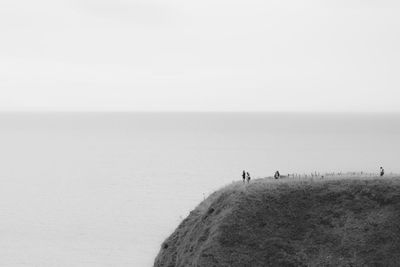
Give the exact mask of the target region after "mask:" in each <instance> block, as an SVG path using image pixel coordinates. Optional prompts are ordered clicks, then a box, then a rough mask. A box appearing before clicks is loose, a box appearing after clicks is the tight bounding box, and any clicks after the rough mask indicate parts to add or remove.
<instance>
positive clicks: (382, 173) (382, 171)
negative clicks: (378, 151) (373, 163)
mask: <svg viewBox="0 0 400 267" xmlns="http://www.w3.org/2000/svg"><path fill="white" fill-rule="evenodd" d="M380 174H381V177H382V176H383V175H384V174H385V170H384V169H383V168H382V167H381V173H380Z"/></svg>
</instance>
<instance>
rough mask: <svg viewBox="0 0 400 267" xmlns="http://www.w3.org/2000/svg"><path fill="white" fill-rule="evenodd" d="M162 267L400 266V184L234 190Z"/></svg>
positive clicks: (185, 234)
mask: <svg viewBox="0 0 400 267" xmlns="http://www.w3.org/2000/svg"><path fill="white" fill-rule="evenodd" d="M154 266H207V267H209V266H400V178H390V179H381V178H379V179H378V178H374V179H354V178H352V179H340V180H314V181H305V180H303V181H292V180H286V181H278V182H275V181H269V180H268V179H262V180H256V181H254V182H253V183H252V184H250V185H247V186H244V185H242V184H234V185H231V186H228V187H226V188H223V189H221V190H219V191H217V192H215V193H214V194H212V195H211V196H210V197H209V198H208V199H206V200H205V201H203V202H202V203H201V204H200V205H199V206H198V207H197V208H196V209H195V210H193V211H192V212H191V213H190V215H189V216H188V217H187V218H186V219H185V220H183V222H182V223H181V224H180V225H179V226H178V228H177V229H176V230H175V232H174V233H173V234H172V235H171V236H170V237H169V238H167V240H165V242H164V243H163V244H162V245H161V249H160V252H159V254H158V256H157V258H156V259H155V263H154Z"/></svg>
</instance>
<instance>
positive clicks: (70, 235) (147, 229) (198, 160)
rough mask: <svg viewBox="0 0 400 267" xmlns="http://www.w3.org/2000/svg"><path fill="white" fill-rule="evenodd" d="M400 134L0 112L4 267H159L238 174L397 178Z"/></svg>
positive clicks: (329, 123)
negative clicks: (171, 244)
mask: <svg viewBox="0 0 400 267" xmlns="http://www.w3.org/2000/svg"><path fill="white" fill-rule="evenodd" d="M399 136H400V116H399V115H394V114H381V115H373V114H364V115H361V114H337V115H334V114H314V115H312V114H302V115H299V114H263V113H243V114H242V113H226V114H223V113H164V114H162V113H147V114H146V113H109V114H106V113H91V114H90V113H73V114H67V113H57V114H51V113H47V114H46V113H31V114H28V113H25V114H24V113H18V114H17V113H3V114H1V115H0V232H1V238H0V266H152V264H153V262H154V258H155V256H156V255H157V252H158V251H159V249H160V245H161V244H162V242H163V241H164V239H165V238H167V237H168V236H169V235H170V234H171V233H172V231H173V230H174V229H175V228H176V226H177V225H178V224H179V222H180V221H181V220H182V219H183V218H184V217H186V216H187V215H188V213H189V212H190V211H191V210H192V209H194V208H195V206H196V205H197V204H198V203H199V202H200V201H201V200H203V199H204V197H206V196H207V195H209V194H210V193H212V192H213V191H215V190H216V189H218V188H219V187H221V186H223V185H226V184H228V183H231V182H232V181H240V180H241V172H242V170H246V171H249V172H250V174H251V177H252V178H253V179H255V178H261V177H266V176H272V175H273V174H274V172H275V171H276V170H279V171H280V173H281V174H287V173H299V174H305V173H307V174H309V173H311V172H320V173H323V172H333V171H334V172H340V171H341V172H349V171H354V172H361V171H363V172H375V173H377V172H378V171H379V167H380V166H383V167H384V168H385V170H386V172H387V173H390V172H395V173H396V172H397V173H398V172H400V165H399V164H398V158H399V157H398V153H399V151H400V141H399Z"/></svg>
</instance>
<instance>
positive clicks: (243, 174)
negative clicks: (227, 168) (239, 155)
mask: <svg viewBox="0 0 400 267" xmlns="http://www.w3.org/2000/svg"><path fill="white" fill-rule="evenodd" d="M242 178H243V183H245V182H246V172H245V171H244V170H243V173H242Z"/></svg>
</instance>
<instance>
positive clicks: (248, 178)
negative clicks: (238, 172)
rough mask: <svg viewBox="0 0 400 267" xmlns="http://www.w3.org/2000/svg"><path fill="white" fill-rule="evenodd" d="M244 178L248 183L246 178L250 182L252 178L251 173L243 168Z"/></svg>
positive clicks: (244, 181)
mask: <svg viewBox="0 0 400 267" xmlns="http://www.w3.org/2000/svg"><path fill="white" fill-rule="evenodd" d="M242 179H243V183H246V179H247V183H250V179H251V177H250V173H249V172H246V171H245V170H243V173H242Z"/></svg>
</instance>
